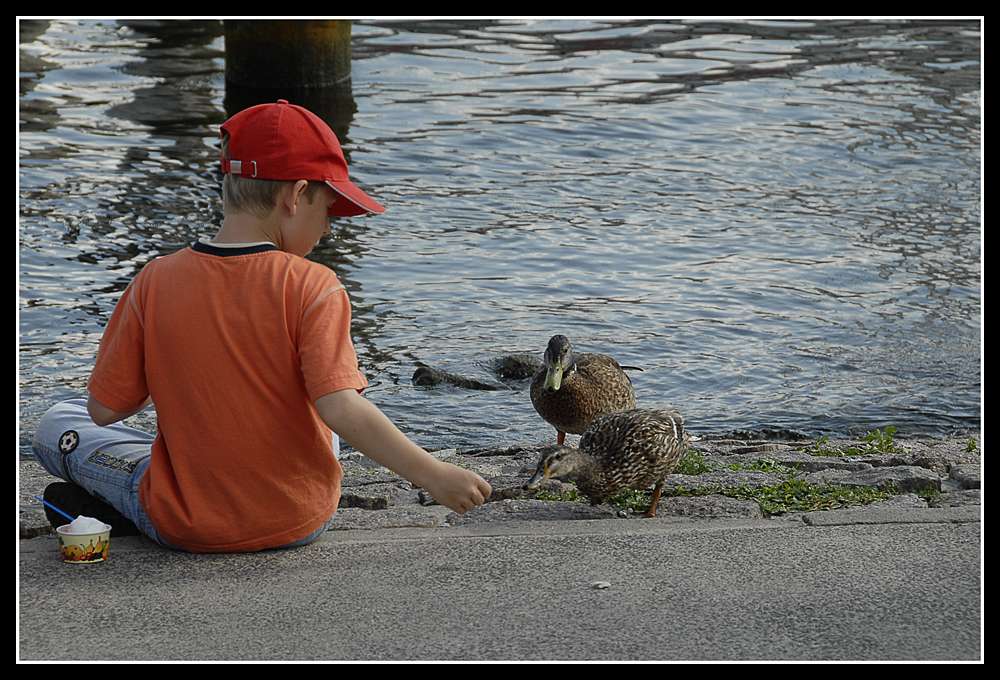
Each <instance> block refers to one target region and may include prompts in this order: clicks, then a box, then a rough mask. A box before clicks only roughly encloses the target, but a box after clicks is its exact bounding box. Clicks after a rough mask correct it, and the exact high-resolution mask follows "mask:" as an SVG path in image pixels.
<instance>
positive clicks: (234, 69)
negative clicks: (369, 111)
mask: <svg viewBox="0 0 1000 680" xmlns="http://www.w3.org/2000/svg"><path fill="white" fill-rule="evenodd" d="M223 26H224V30H225V36H226V99H225V108H226V116H227V117H229V116H231V115H233V114H235V113H237V112H239V111H242V110H243V109H245V108H247V107H249V106H253V105H255V104H268V103H272V102H275V101H277V100H279V99H286V100H288V101H289V102H290V103H292V104H298V105H299V106H304V107H306V108H307V109H309V110H310V111H312V112H313V113H315V114H316V115H317V116H319V117H320V118H322V119H323V120H325V121H326V122H327V124H328V125H329V126H330V127H331V128H333V132H334V133H335V134H336V135H337V138H338V139H340V140H344V139H345V138H346V136H347V130H348V127H349V126H350V122H351V120H352V119H353V117H354V114H355V112H356V111H357V109H358V107H357V105H356V104H355V103H354V97H353V95H352V94H351V22H350V21H349V20H346V19H338V20H329V21H327V20H322V21H307V20H290V19H286V20H275V21H269V20H259V19H257V20H254V19H240V20H228V19H227V20H225V21H224V22H223ZM345 155H347V152H346V151H345ZM348 160H350V159H348Z"/></svg>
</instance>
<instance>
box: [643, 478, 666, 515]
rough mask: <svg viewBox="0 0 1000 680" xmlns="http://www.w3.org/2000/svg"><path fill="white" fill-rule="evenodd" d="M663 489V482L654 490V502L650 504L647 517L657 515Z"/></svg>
mask: <svg viewBox="0 0 1000 680" xmlns="http://www.w3.org/2000/svg"><path fill="white" fill-rule="evenodd" d="M662 490H663V482H660V483H659V484H657V485H656V489H654V490H653V504H652V505H651V506H649V512H648V513H646V517H656V506H657V505H659V504H660V491H662Z"/></svg>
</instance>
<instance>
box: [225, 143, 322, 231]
mask: <svg viewBox="0 0 1000 680" xmlns="http://www.w3.org/2000/svg"><path fill="white" fill-rule="evenodd" d="M222 157H223V158H225V159H226V160H231V158H230V156H229V133H228V132H223V133H222ZM292 183H293V181H290V180H283V179H256V178H253V177H240V176H238V175H234V174H233V173H231V172H227V173H226V174H225V175H223V177H222V209H223V211H224V212H227V213H229V212H247V213H250V214H251V215H253V216H254V217H257V218H259V219H264V218H265V217H267V216H268V215H270V214H271V211H272V210H274V207H275V205H276V204H277V202H278V195H279V194H280V193H281V191H282V189H284V188H285V187H286V186H287V185H289V184H292ZM324 185H325V183H324V182H316V181H313V180H310V181H309V187H308V189H306V198H307V199H308V200H309V202H310V203H312V202H313V201H315V200H316V194H317V192H319V189H320V187H322V186H324Z"/></svg>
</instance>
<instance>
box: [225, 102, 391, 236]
mask: <svg viewBox="0 0 1000 680" xmlns="http://www.w3.org/2000/svg"><path fill="white" fill-rule="evenodd" d="M222 130H224V131H226V132H228V133H229V156H230V158H232V160H226V159H225V158H223V159H222V171H223V172H231V173H233V174H234V175H239V176H240V177H256V178H257V179H277V180H287V181H296V180H300V179H305V180H312V181H317V182H326V183H327V185H328V186H329V187H330V188H331V189H333V190H334V191H336V192H337V193H338V194H339V195H340V198H339V199H338V200H337V202H336V203H334V204H333V206H332V207H331V208H330V210H329V213H330V214H331V215H335V216H341V217H350V216H352V215H364V214H365V213H383V212H385V208H383V207H382V206H381V205H379V204H378V203H376V202H375V201H373V200H372V198H371V197H370V196H369V195H368V194H366V193H365V192H363V191H362V190H361V189H359V188H358V187H357V186H355V185H354V184H353V183H352V182H351V180H350V179H349V178H348V174H347V161H346V160H344V153H343V151H341V149H340V142H338V141H337V136H336V135H335V134H333V130H331V129H330V126H329V125H327V124H326V123H324V122H323V120H322V119H321V118H319V116H317V115H316V114H314V113H312V112H311V111H308V110H306V109H304V108H302V107H301V106H296V105H295V104H289V103H288V102H287V101H285V100H284V99H279V100H278V102H277V103H276V104H258V105H257V106H251V107H250V108H249V109H245V110H244V111H240V112H239V113H237V114H236V115H235V116H233V117H232V118H230V119H229V120H227V121H226V122H225V123H223V124H222Z"/></svg>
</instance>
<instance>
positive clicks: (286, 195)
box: [281, 179, 309, 215]
mask: <svg viewBox="0 0 1000 680" xmlns="http://www.w3.org/2000/svg"><path fill="white" fill-rule="evenodd" d="M308 188H309V182H308V181H307V180H304V179H300V180H297V181H296V182H295V183H294V184H293V183H291V182H289V183H288V186H287V187H286V188H285V190H284V191H283V192H281V197H282V201H284V203H285V207H286V208H287V209H288V214H289V215H294V214H295V210H296V208H297V206H298V203H299V198H302V199H303V200H304V199H305V198H306V189H308Z"/></svg>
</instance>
